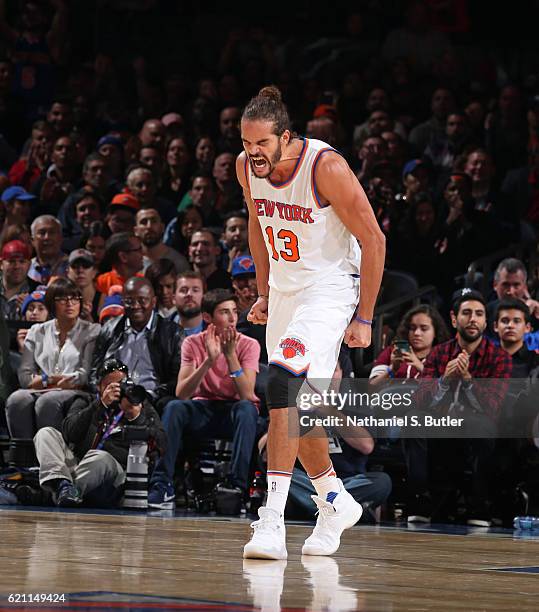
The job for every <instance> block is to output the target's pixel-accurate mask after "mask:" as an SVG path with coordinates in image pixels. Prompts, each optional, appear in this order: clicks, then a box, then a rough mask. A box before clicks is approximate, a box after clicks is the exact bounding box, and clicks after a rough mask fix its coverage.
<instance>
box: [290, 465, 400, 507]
mask: <svg viewBox="0 0 539 612" xmlns="http://www.w3.org/2000/svg"><path fill="white" fill-rule="evenodd" d="M342 481H343V484H344V488H345V489H346V490H347V491H348V493H350V495H351V496H352V497H353V498H354V499H355V500H356V501H357V502H358V503H360V504H361V505H362V506H363V507H364V508H366V507H368V508H369V509H372V510H374V509H375V508H377V507H378V506H380V505H381V504H383V503H384V502H385V501H386V499H387V498H388V497H389V494H390V493H391V478H390V477H389V476H388V474H386V473H385V472H367V473H366V474H358V475H357V476H347V477H345V478H343V479H342ZM311 495H316V491H315V489H314V487H313V485H312V484H311V481H310V479H309V477H308V476H307V474H306V473H305V472H304V471H303V470H299V469H298V468H294V471H293V473H292V481H291V482H290V491H289V493H288V499H289V501H290V502H291V506H290V510H291V511H292V513H293V514H294V518H296V515H298V516H297V518H309V519H314V515H315V512H316V506H315V504H314V502H313V500H312V499H311Z"/></svg>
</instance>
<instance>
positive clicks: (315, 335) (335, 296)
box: [266, 274, 359, 379]
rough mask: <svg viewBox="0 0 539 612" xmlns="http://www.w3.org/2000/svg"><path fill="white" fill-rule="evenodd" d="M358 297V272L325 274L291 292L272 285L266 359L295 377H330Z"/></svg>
mask: <svg viewBox="0 0 539 612" xmlns="http://www.w3.org/2000/svg"><path fill="white" fill-rule="evenodd" d="M358 301H359V277H357V276H353V275H350V274H347V275H343V276H337V277H334V278H327V279H324V280H323V281H321V282H320V283H319V284H316V285H311V286H310V287H306V288H305V289H301V290H300V291H297V292H294V293H288V292H286V293H284V292H281V291H277V290H275V289H270V294H269V305H268V324H267V329H266V346H267V349H268V357H269V363H270V364H275V365H278V366H280V367H282V368H285V369H286V370H288V371H289V372H291V373H292V374H294V375H295V376H301V375H303V374H305V375H307V377H308V378H309V379H317V378H318V379H331V378H332V377H333V373H334V371H335V367H336V365H337V359H338V357H339V349H340V347H341V344H342V340H343V337H344V332H345V331H346V328H347V326H348V324H349V323H350V321H351V319H352V316H353V315H354V312H355V309H356V306H357V304H358Z"/></svg>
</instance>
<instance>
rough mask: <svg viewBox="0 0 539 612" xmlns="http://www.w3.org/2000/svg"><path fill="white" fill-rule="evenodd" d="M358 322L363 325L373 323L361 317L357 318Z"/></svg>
mask: <svg viewBox="0 0 539 612" xmlns="http://www.w3.org/2000/svg"><path fill="white" fill-rule="evenodd" d="M356 321H357V322H358V323H362V324H363V325H372V321H369V320H368V319H362V318H361V317H356Z"/></svg>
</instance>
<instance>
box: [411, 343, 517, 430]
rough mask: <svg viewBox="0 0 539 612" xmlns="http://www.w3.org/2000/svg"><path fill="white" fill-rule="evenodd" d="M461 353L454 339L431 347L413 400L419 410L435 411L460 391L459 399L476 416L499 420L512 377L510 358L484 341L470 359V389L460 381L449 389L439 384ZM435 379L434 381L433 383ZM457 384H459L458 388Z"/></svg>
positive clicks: (453, 381)
mask: <svg viewBox="0 0 539 612" xmlns="http://www.w3.org/2000/svg"><path fill="white" fill-rule="evenodd" d="M461 352H462V349H461V347H460V346H459V344H458V342H457V339H456V338H454V339H453V340H449V341H448V342H444V343H443V344H439V345H438V346H436V347H434V348H433V349H432V351H431V352H430V353H429V355H428V357H427V359H426V361H425V367H424V369H423V372H422V374H421V384H420V386H419V389H418V390H417V392H416V395H415V399H416V402H417V405H418V407H420V408H423V409H425V408H427V409H428V408H435V407H437V406H439V405H442V404H446V403H447V402H448V399H449V401H452V400H453V398H454V397H455V393H456V391H457V387H459V398H461V399H463V400H464V399H466V400H468V401H467V403H468V404H469V405H470V406H471V407H472V408H474V409H476V410H478V411H479V412H485V413H486V414H488V416H490V417H491V418H492V419H494V420H496V419H497V418H498V415H499V412H500V408H501V405H502V403H503V400H504V398H505V395H506V393H507V389H508V385H509V383H508V382H505V380H506V379H509V378H510V377H511V371H512V368H513V361H512V359H511V355H509V353H507V352H506V351H504V350H503V349H502V348H500V347H498V346H496V345H495V344H493V343H492V342H491V341H490V340H488V339H487V338H485V337H483V339H482V340H481V343H480V344H479V346H478V347H477V348H476V349H475V351H474V352H473V353H472V354H471V355H470V365H469V368H468V369H469V372H470V374H471V375H472V381H471V386H470V385H468V384H462V381H461V379H460V378H457V379H452V380H451V381H450V382H449V384H448V387H445V389H444V387H443V386H442V384H441V377H442V376H443V375H444V372H445V369H446V367H447V364H448V363H449V362H450V361H452V360H453V359H455V358H456V357H457V355H458V354H459V353H461ZM433 379H436V380H433ZM475 379H492V380H491V382H490V383H487V382H486V381H485V382H484V383H479V382H478V383H476V384H474V380H475ZM459 383H461V384H460V385H459Z"/></svg>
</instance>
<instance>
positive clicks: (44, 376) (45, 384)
mask: <svg viewBox="0 0 539 612" xmlns="http://www.w3.org/2000/svg"><path fill="white" fill-rule="evenodd" d="M41 386H42V387H43V389H46V388H47V387H48V386H49V377H48V376H47V374H45V372H43V373H42V374H41Z"/></svg>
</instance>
